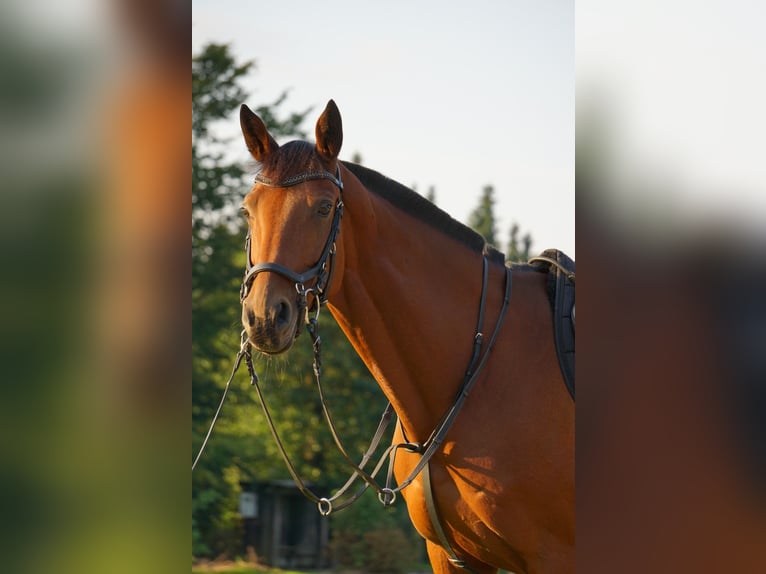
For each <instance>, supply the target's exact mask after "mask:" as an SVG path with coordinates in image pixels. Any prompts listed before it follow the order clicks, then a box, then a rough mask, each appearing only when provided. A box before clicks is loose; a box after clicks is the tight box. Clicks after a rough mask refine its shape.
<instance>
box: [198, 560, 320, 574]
mask: <svg viewBox="0 0 766 574" xmlns="http://www.w3.org/2000/svg"><path fill="white" fill-rule="evenodd" d="M213 572H217V573H219V574H305V573H304V572H297V571H295V570H280V569H278V568H268V567H266V566H257V565H254V564H252V563H249V562H243V561H241V560H237V561H235V562H234V561H226V562H211V563H209V564H198V565H197V566H193V567H192V574H210V573H213Z"/></svg>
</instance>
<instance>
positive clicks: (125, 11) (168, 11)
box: [0, 1, 190, 573]
mask: <svg viewBox="0 0 766 574" xmlns="http://www.w3.org/2000/svg"><path fill="white" fill-rule="evenodd" d="M41 15H44V16H41ZM188 37H189V13H188V8H187V7H182V6H181V5H180V4H179V3H175V2H133V1H131V2H129V1H124V2H110V3H103V2H88V1H81V2H58V3H56V2H28V3H22V2H12V3H8V2H6V3H3V4H2V7H0V44H1V45H2V50H0V53H1V54H2V56H0V71H1V72H2V78H3V80H2V89H0V150H2V153H1V154H0V165H2V173H3V184H2V191H1V192H0V230H1V231H0V237H1V238H2V239H1V240H0V253H1V254H2V260H3V262H4V263H5V265H4V273H3V279H2V283H1V284H2V287H1V288H0V289H1V291H0V294H1V295H2V296H1V297H0V300H2V302H3V303H2V307H3V312H2V316H3V329H2V340H0V343H1V344H0V349H2V351H0V352H1V353H2V357H3V361H2V365H3V376H2V379H1V380H2V387H1V388H2V397H1V398H0V434H1V435H2V467H1V470H0V493H1V494H0V497H1V498H0V500H2V502H1V503H0V516H1V517H2V536H0V540H1V542H0V547H1V548H2V550H0V554H2V556H3V566H2V570H3V571H5V572H14V573H24V572H45V571H47V572H54V571H55V572H58V573H70V572H71V573H75V572H76V573H85V572H94V573H95V572H114V573H120V572H126V573H127V572H131V573H135V572H142V573H149V572H157V573H167V572H171V571H177V570H179V569H181V568H185V567H187V566H188V560H189V558H188V557H189V529H188V520H189V519H188V516H189V499H190V485H189V472H188V460H189V456H188V452H189V446H188V426H187V425H188V417H189V409H190V392H189V375H188V373H189V369H190V358H189V347H190V345H189V339H190V335H189V332H190V319H189V297H190V296H189V287H188V284H189V274H190V272H189V239H188V229H189V220H190V204H189V199H188V198H189V195H188V193H189V185H190V177H189V147H188V146H189V135H188V133H189V106H188V102H189V93H190V82H189V79H188V78H189V74H188Z"/></svg>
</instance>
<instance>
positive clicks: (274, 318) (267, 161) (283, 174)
mask: <svg viewBox="0 0 766 574" xmlns="http://www.w3.org/2000/svg"><path fill="white" fill-rule="evenodd" d="M240 124H241V127H242V133H243V135H244V138H245V143H246V145H247V148H248V150H249V151H250V153H251V155H252V156H253V158H254V159H255V160H256V161H257V162H258V163H259V164H260V171H259V173H258V175H257V176H256V178H255V183H254V185H253V188H252V189H251V190H250V192H249V193H248V194H247V196H246V197H245V199H244V201H243V204H242V210H243V213H244V215H245V217H246V218H247V225H248V241H247V258H248V259H247V273H246V275H245V280H244V283H243V286H242V294H241V299H242V324H243V326H244V328H245V331H246V333H247V336H248V338H249V340H250V343H251V344H252V345H253V346H254V347H255V348H256V349H258V350H259V351H261V352H263V353H268V354H278V353H282V352H284V351H287V350H288V349H289V348H290V347H291V346H292V343H293V341H294V340H295V337H296V336H297V334H298V332H299V329H300V325H301V322H302V320H303V319H304V317H307V316H308V315H307V313H309V312H311V311H313V310H315V309H317V308H318V306H319V305H320V304H322V303H324V302H325V301H326V300H327V295H328V290H329V288H330V282H331V280H332V279H333V276H334V279H335V284H338V283H339V282H340V277H339V275H340V272H339V271H337V268H340V267H342V265H341V258H340V257H336V247H335V239H336V237H337V234H338V232H339V228H340V220H341V216H342V211H343V202H342V199H341V190H342V187H343V184H342V183H341V181H340V171H339V162H338V153H339V152H340V148H341V144H342V141H343V129H342V123H341V117H340V112H339V111H338V108H337V106H336V105H335V102H333V101H332V100H330V101H329V102H328V104H327V107H326V108H325V110H324V112H323V113H322V115H321V116H320V117H319V119H318V121H317V124H316V144H310V143H307V142H303V141H292V142H289V143H287V144H285V145H282V146H280V145H278V144H277V142H276V141H275V140H274V138H273V137H272V136H271V135H270V134H269V131H268V129H267V128H266V126H265V124H264V123H263V121H262V120H261V119H260V118H259V117H258V116H257V115H256V114H254V113H253V112H252V111H251V110H250V109H249V108H248V107H247V106H245V105H242V107H241V109H240Z"/></svg>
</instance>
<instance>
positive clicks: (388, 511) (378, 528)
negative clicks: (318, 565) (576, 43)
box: [331, 491, 425, 573]
mask: <svg viewBox="0 0 766 574" xmlns="http://www.w3.org/2000/svg"><path fill="white" fill-rule="evenodd" d="M332 520H333V522H332V533H333V534H332V543H331V545H332V551H333V555H334V557H335V560H336V562H337V565H338V566H339V567H341V568H345V569H354V570H361V571H362V572H391V573H401V572H407V571H408V570H409V569H410V568H412V567H413V566H414V565H415V564H418V563H420V562H421V561H422V560H423V552H424V548H425V545H424V543H423V540H422V539H421V538H420V536H419V535H418V534H417V533H416V532H415V531H414V529H413V528H412V526H411V525H410V524H409V519H408V517H407V514H406V509H405V507H404V505H403V504H401V503H400V504H398V505H394V506H393V507H390V508H383V507H382V506H381V505H380V503H379V502H378V500H377V497H376V495H375V493H374V492H372V491H367V492H366V493H365V495H364V496H362V498H360V499H359V501H358V502H357V503H356V504H355V505H354V506H352V507H350V508H349V509H347V510H343V511H342V512H340V513H338V514H336V515H333V518H332ZM403 521H406V523H405V522H403Z"/></svg>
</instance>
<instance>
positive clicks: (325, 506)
mask: <svg viewBox="0 0 766 574" xmlns="http://www.w3.org/2000/svg"><path fill="white" fill-rule="evenodd" d="M317 508H318V509H319V514H321V515H322V516H329V515H330V513H331V512H332V502H330V500H329V499H327V498H320V499H319V500H318V501H317Z"/></svg>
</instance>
